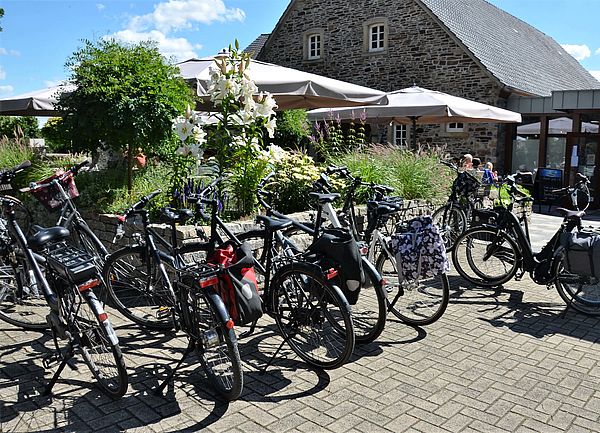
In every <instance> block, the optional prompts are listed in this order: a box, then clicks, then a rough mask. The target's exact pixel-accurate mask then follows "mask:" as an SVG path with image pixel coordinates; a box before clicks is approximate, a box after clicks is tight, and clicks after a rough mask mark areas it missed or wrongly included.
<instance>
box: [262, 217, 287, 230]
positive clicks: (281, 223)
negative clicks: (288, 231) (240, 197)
mask: <svg viewBox="0 0 600 433" xmlns="http://www.w3.org/2000/svg"><path fill="white" fill-rule="evenodd" d="M256 222H259V223H263V224H264V226H265V228H266V229H268V230H273V231H275V230H281V229H284V228H286V227H289V226H291V225H292V220H280V219H276V218H271V217H268V216H266V215H257V216H256Z"/></svg>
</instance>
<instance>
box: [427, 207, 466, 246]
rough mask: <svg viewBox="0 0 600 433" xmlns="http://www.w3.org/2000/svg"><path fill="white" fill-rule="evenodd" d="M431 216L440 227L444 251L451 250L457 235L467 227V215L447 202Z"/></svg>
mask: <svg viewBox="0 0 600 433" xmlns="http://www.w3.org/2000/svg"><path fill="white" fill-rule="evenodd" d="M431 218H432V220H433V223H434V224H436V225H437V226H438V227H439V228H440V232H441V234H442V238H443V239H444V245H445V246H446V251H448V252H451V251H452V250H453V248H454V245H455V243H456V240H457V239H458V237H459V236H460V235H461V234H462V233H463V232H464V231H465V230H466V229H467V217H466V215H465V213H464V211H463V210H462V209H460V208H459V207H458V206H457V205H455V204H453V203H448V204H446V205H444V206H442V207H440V208H438V209H437V210H436V211H435V212H434V213H433V215H432V216H431Z"/></svg>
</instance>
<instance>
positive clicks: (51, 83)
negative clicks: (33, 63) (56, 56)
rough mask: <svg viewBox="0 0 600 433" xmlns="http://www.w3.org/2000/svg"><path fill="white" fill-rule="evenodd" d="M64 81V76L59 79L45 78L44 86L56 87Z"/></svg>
mask: <svg viewBox="0 0 600 433" xmlns="http://www.w3.org/2000/svg"><path fill="white" fill-rule="evenodd" d="M64 82H65V80H64V78H63V79H62V80H61V79H58V80H44V86H45V87H56V86H58V85H60V84H62V83H64Z"/></svg>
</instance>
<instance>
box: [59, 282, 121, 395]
mask: <svg viewBox="0 0 600 433" xmlns="http://www.w3.org/2000/svg"><path fill="white" fill-rule="evenodd" d="M82 298H83V301H82ZM78 299H79V300H80V305H79V306H78V308H76V310H75V311H76V313H77V314H76V315H75V316H74V317H73V319H72V321H70V322H69V325H68V327H69V328H70V331H71V335H74V333H77V335H78V339H79V349H80V351H81V354H82V356H83V359H84V361H85V363H86V364H87V366H88V368H89V369H90V371H91V372H92V374H93V376H94V377H95V378H96V381H97V383H98V385H99V386H100V388H102V390H103V391H104V392H105V393H106V394H107V395H109V396H110V397H111V398H113V399H118V398H121V397H122V396H123V395H124V394H125V392H126V391H127V385H128V376H127V369H126V367H125V360H124V358H123V353H122V352H121V348H120V346H119V342H118V339H117V337H116V334H115V331H114V329H113V327H112V325H111V323H110V321H109V320H108V317H106V318H105V319H104V320H102V319H101V317H102V314H103V313H104V311H103V309H102V306H101V305H100V302H99V301H98V298H97V297H96V294H95V293H94V292H93V291H92V290H87V291H85V292H83V293H82V296H81V297H79V298H78Z"/></svg>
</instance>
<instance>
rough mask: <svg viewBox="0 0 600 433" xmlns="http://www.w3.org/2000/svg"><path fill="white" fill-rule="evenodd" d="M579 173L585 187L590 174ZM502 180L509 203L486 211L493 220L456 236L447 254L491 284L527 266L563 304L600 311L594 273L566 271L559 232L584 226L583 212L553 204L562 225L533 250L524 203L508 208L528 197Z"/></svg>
mask: <svg viewBox="0 0 600 433" xmlns="http://www.w3.org/2000/svg"><path fill="white" fill-rule="evenodd" d="M579 179H580V181H579V182H578V184H577V185H578V187H580V188H582V189H583V187H587V184H588V183H589V180H588V179H587V178H585V176H582V175H581V176H580V177H579ZM507 185H508V192H509V196H510V198H511V202H510V204H509V205H508V207H507V208H496V209H495V211H488V213H490V215H491V216H493V220H494V221H495V223H493V224H491V223H483V224H482V225H480V226H476V227H473V228H471V229H469V230H467V231H466V232H465V233H463V234H462V235H461V236H460V237H459V238H458V239H457V242H456V248H455V250H454V251H453V253H452V259H453V261H454V265H455V267H456V269H457V271H458V272H459V274H460V275H461V276H462V277H463V278H465V279H466V280H467V281H469V282H471V283H473V284H476V285H479V286H484V287H494V286H500V285H502V284H504V283H505V282H507V281H509V280H510V279H511V278H513V277H515V279H517V280H520V279H521V278H522V277H523V275H524V274H525V272H528V273H529V275H530V276H531V279H532V280H533V281H534V282H535V283H537V284H543V285H547V286H548V288H550V286H551V285H554V286H555V288H556V290H557V291H558V293H559V295H560V297H561V298H562V299H563V301H565V303H566V304H567V305H568V306H572V307H573V308H575V309H576V310H578V311H580V312H583V313H586V314H600V297H599V292H598V290H599V289H600V285H599V281H598V278H595V277H591V276H584V275H574V274H571V273H569V272H567V271H566V269H567V266H566V265H565V263H566V262H565V260H566V257H565V254H564V247H563V246H562V245H561V237H562V236H564V235H565V234H566V233H571V232H572V231H573V230H574V229H575V228H577V229H578V230H579V231H581V230H582V229H583V227H582V222H581V218H582V217H583V215H584V214H585V212H584V211H577V210H575V211H571V210H568V209H564V208H557V211H558V212H560V214H561V215H562V216H563V222H562V224H561V226H560V227H559V228H558V230H557V231H556V233H555V234H554V235H553V236H552V238H551V239H550V240H549V241H548V242H547V243H546V245H545V246H544V247H543V248H542V249H541V250H540V251H539V252H537V253H534V252H533V250H532V248H531V243H530V241H529V225H528V221H527V218H526V208H525V206H523V207H522V214H521V217H520V218H519V217H518V216H517V215H515V214H514V213H513V211H512V209H513V204H514V203H521V204H525V203H527V202H532V201H533V199H531V198H530V197H522V198H518V197H517V194H521V193H520V192H519V190H518V189H517V188H516V185H515V180H514V177H512V176H509V177H508V178H507ZM572 189H573V188H567V190H572ZM521 223H522V224H523V226H522V225H521ZM467 267H468V268H467ZM469 270H470V271H472V273H470V272H469Z"/></svg>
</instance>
